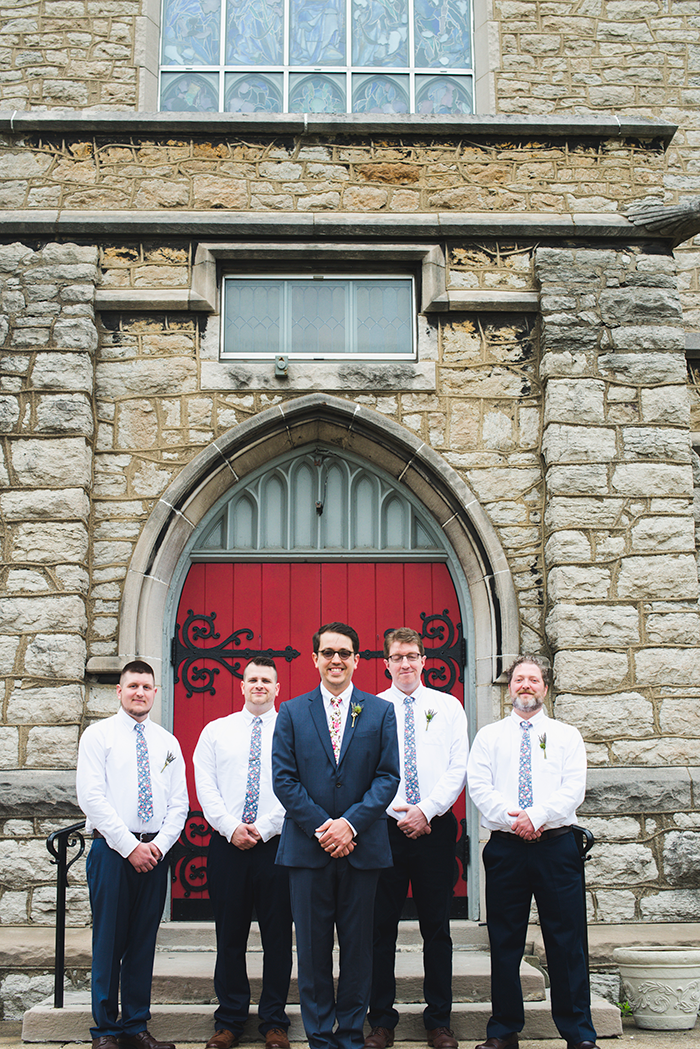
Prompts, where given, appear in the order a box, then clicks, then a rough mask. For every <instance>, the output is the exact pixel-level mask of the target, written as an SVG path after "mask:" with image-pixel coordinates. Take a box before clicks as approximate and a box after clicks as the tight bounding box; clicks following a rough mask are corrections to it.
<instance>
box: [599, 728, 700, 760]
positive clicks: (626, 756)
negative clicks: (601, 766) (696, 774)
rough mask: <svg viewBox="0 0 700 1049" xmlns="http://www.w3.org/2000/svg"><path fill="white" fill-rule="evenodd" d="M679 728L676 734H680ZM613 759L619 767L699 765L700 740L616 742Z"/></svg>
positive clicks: (671, 739)
mask: <svg viewBox="0 0 700 1049" xmlns="http://www.w3.org/2000/svg"><path fill="white" fill-rule="evenodd" d="M681 731H682V728H681V727H680V726H677V727H676V732H681ZM612 754H613V758H614V760H615V761H616V762H618V763H619V764H620V765H646V766H649V765H683V766H687V765H700V740H698V739H687V738H682V737H679V736H676V737H675V738H674V737H672V736H668V737H666V738H665V739H649V740H642V741H636V740H617V741H616V742H615V743H613V745H612Z"/></svg>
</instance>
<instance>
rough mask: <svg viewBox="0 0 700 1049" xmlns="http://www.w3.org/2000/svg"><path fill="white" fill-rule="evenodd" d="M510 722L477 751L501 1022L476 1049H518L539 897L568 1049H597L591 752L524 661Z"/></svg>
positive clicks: (532, 659) (494, 728)
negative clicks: (578, 827)
mask: <svg viewBox="0 0 700 1049" xmlns="http://www.w3.org/2000/svg"><path fill="white" fill-rule="evenodd" d="M507 678H508V693H509V697H510V699H511V702H512V704H513V710H512V712H511V714H510V715H509V716H508V717H506V718H504V719H503V720H502V721H497V722H495V723H494V724H492V725H486V726H485V727H484V728H482V729H481V730H480V731H479V732H478V733H477V735H476V739H475V740H474V742H473V743H472V748H471V753H470V755H469V762H468V765H467V782H468V784H469V793H470V795H471V798H472V801H473V802H474V804H475V805H476V807H477V808H478V809H479V811H480V813H481V825H482V826H483V827H486V828H488V829H489V830H490V832H491V836H490V838H489V840H488V842H487V843H486V846H485V847H484V853H483V857H484V867H485V869H486V912H487V913H486V922H487V925H488V931H489V942H490V946H491V1004H492V1014H491V1019H490V1020H489V1022H488V1025H487V1028H486V1035H487V1037H486V1041H485V1042H483V1043H482V1044H481V1045H479V1046H477V1049H512V1047H515V1046H517V1044H518V1033H519V1032H520V1031H521V1030H522V1029H523V1026H524V1023H525V1013H524V1008H523V995H522V988H521V986H520V975H519V973H520V962H521V959H522V956H523V951H524V949H525V938H526V935H527V925H528V920H529V916H530V906H531V903H532V897H533V895H534V897H535V900H536V902H537V910H538V913H539V918H540V925H541V927H542V937H543V939H544V946H545V951H546V952H547V967H548V970H549V980H550V984H551V995H552V1019H553V1020H554V1023H555V1024H556V1027H557V1029H558V1031H559V1033H560V1034H561V1036H562V1038H563V1039H565V1041H566V1043H567V1049H597V1046H596V1044H595V1039H596V1033H595V1029H594V1027H593V1021H592V1019H591V1005H590V988H589V982H588V967H587V959H586V950H585V946H584V945H585V931H586V909H585V903H584V899H583V865H582V862H581V858H580V856H579V853H578V848H577V846H576V842H575V840H574V834H573V831H572V824H575V823H576V808H577V806H578V805H580V804H581V802H582V801H583V798H584V795H585V793H586V749H585V746H584V743H583V739H582V738H581V733H580V732H579V731H578V729H576V728H574V727H573V725H567V724H565V723H564V722H563V721H557V720H554V719H552V718H549V717H547V716H546V714H545V713H544V710H543V705H544V700H545V696H546V695H547V690H548V688H549V682H550V679H551V671H550V669H549V666H548V664H547V663H546V662H545V661H544V660H543V659H541V658H540V657H539V656H532V655H527V656H519V657H518V658H517V659H516V660H515V662H514V663H513V665H512V666H511V667H510V669H509V670H508V671H507Z"/></svg>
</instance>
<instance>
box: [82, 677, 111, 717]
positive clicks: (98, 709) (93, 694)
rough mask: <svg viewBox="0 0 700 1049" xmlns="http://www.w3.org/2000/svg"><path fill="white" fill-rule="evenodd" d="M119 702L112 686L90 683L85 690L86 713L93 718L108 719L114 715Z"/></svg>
mask: <svg viewBox="0 0 700 1049" xmlns="http://www.w3.org/2000/svg"><path fill="white" fill-rule="evenodd" d="M118 707H119V701H118V700H117V697H116V695H115V691H114V685H100V684H98V683H97V682H94V683H93V682H90V683H89V685H88V688H87V712H88V714H90V715H91V716H93V717H109V716H110V715H112V714H116V712H117V709H118Z"/></svg>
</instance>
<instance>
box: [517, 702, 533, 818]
mask: <svg viewBox="0 0 700 1049" xmlns="http://www.w3.org/2000/svg"><path fill="white" fill-rule="evenodd" d="M520 728H521V729H522V730H523V734H522V736H521V737H520V764H519V766H518V805H519V806H520V808H521V809H529V808H530V806H531V805H532V746H531V743H530V733H529V731H528V730H529V729H531V728H532V724H531V723H530V722H529V721H521V722H520Z"/></svg>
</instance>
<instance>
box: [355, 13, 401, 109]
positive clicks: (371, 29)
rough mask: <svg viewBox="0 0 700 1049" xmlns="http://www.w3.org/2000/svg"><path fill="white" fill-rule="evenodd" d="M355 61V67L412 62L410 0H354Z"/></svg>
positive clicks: (396, 64)
mask: <svg viewBox="0 0 700 1049" xmlns="http://www.w3.org/2000/svg"><path fill="white" fill-rule="evenodd" d="M352 62H353V65H355V66H407V65H408V10H407V4H406V0H353V3H352ZM358 112H359V111H358ZM392 112H395V111H394V110H392Z"/></svg>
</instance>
